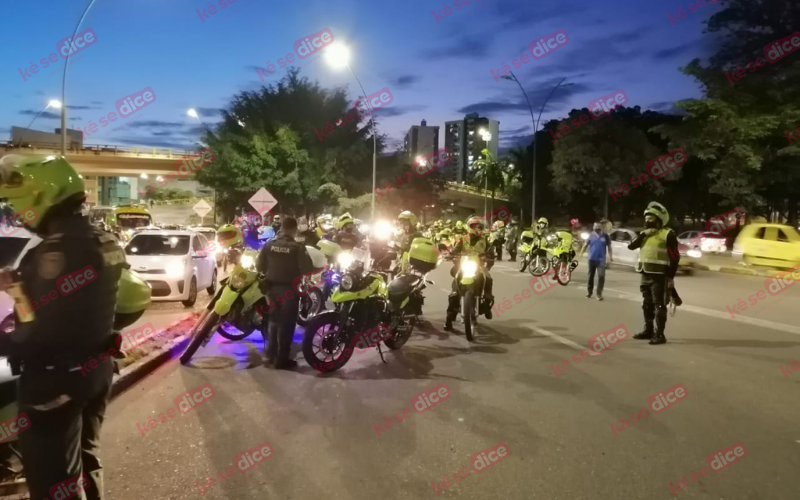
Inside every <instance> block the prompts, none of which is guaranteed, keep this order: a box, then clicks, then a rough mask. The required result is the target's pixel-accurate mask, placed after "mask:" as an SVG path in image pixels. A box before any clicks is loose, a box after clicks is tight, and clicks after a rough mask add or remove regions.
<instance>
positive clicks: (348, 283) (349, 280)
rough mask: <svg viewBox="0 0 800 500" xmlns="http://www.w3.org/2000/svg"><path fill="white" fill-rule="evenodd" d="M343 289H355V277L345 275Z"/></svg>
mask: <svg viewBox="0 0 800 500" xmlns="http://www.w3.org/2000/svg"><path fill="white" fill-rule="evenodd" d="M341 287H342V290H350V289H351V288H353V277H352V276H351V275H349V274H345V275H344V276H343V277H342V284H341Z"/></svg>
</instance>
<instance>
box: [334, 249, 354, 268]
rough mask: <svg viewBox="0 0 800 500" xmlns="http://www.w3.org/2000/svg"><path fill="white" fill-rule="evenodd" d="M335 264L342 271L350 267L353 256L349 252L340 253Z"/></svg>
mask: <svg viewBox="0 0 800 500" xmlns="http://www.w3.org/2000/svg"><path fill="white" fill-rule="evenodd" d="M336 262H338V263H339V265H340V266H341V267H342V269H347V268H349V267H350V264H352V263H353V254H352V253H350V252H342V253H340V254H339V256H338V257H337V258H336Z"/></svg>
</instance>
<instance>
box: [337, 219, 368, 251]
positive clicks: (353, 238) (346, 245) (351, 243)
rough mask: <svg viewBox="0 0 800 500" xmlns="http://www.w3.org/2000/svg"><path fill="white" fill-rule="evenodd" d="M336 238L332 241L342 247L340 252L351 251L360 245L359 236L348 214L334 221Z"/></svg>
mask: <svg viewBox="0 0 800 500" xmlns="http://www.w3.org/2000/svg"><path fill="white" fill-rule="evenodd" d="M336 230H337V232H336V236H334V237H333V241H334V242H335V243H336V244H338V245H339V246H340V247H342V250H352V249H354V248H355V247H357V246H359V245H360V244H361V240H362V238H361V234H359V232H358V231H356V226H355V221H354V220H353V217H352V216H351V215H350V214H349V213H344V214H342V215H341V216H339V220H337V221H336Z"/></svg>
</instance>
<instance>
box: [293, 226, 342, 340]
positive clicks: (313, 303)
mask: <svg viewBox="0 0 800 500" xmlns="http://www.w3.org/2000/svg"><path fill="white" fill-rule="evenodd" d="M323 241H324V242H325V243H323V245H322V246H326V251H331V249H330V247H328V246H327V245H326V244H327V243H329V244H331V245H335V246H337V247H338V246H339V245H336V243H334V242H332V241H328V240H320V243H322V242H323ZM306 251H307V252H308V255H309V257H311V263H312V264H313V265H314V269H318V270H320V272H318V273H315V274H313V275H311V276H303V279H302V281H301V282H300V283H299V284H298V291H299V292H300V306H299V308H298V310H297V324H298V325H300V326H305V325H306V323H308V320H309V319H311V318H313V317H314V316H316V315H317V314H319V313H320V312H322V311H324V310H325V307H326V303H327V301H328V297H330V293H331V292H330V290H331V285H330V281H332V280H331V278H330V277H329V276H331V270H330V266H329V264H328V257H327V255H326V254H325V253H324V252H322V251H321V250H320V249H318V248H316V247H312V246H309V245H306Z"/></svg>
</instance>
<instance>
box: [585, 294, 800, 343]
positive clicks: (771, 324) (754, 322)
mask: <svg viewBox="0 0 800 500" xmlns="http://www.w3.org/2000/svg"><path fill="white" fill-rule="evenodd" d="M579 288H583V289H586V287H585V286H579ZM604 290H607V291H611V292H614V293H618V294H619V295H620V298H621V299H625V300H630V301H632V302H637V303H640V302H641V301H642V297H641V296H640V295H636V294H633V293H630V292H624V291H622V290H615V289H613V288H604ZM678 310H679V311H686V312H692V313H695V314H702V315H703V316H708V317H710V318H716V319H726V320H728V321H736V322H739V323H742V324H745V325H750V326H757V327H760V328H769V329H770V330H777V331H779V332H785V333H792V334H794V335H800V327H796V326H792V325H786V324H783V323H777V322H775V321H769V320H766V319H756V318H749V317H747V316H738V317H736V318H732V317H731V315H730V314H729V313H726V312H722V311H715V310H713V309H706V308H705V307H699V306H692V305H688V304H687V303H686V302H684V303H683V305H682V306H680V307H678Z"/></svg>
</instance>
